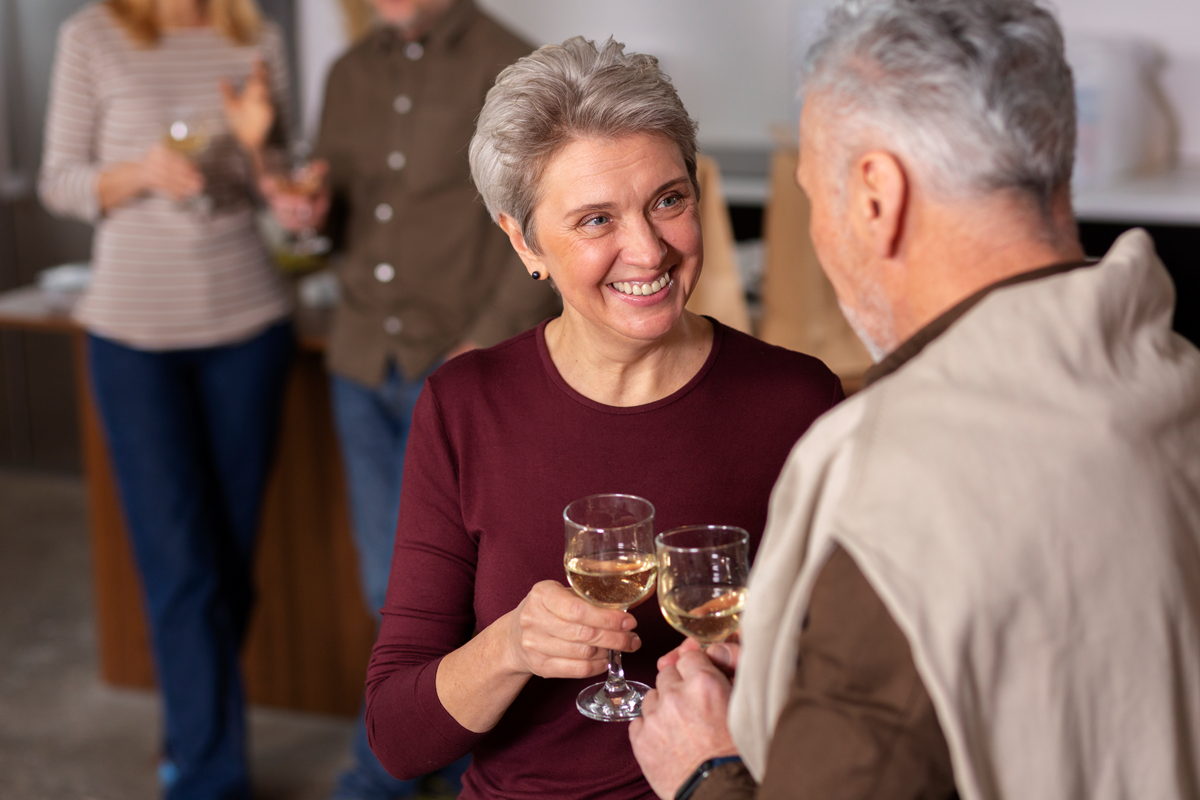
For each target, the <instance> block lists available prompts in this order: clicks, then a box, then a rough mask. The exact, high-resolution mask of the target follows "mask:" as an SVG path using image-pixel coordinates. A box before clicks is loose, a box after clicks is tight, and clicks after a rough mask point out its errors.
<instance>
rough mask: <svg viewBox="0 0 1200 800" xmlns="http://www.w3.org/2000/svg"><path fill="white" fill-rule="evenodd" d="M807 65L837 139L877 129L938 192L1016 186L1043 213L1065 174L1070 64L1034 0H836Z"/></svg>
mask: <svg viewBox="0 0 1200 800" xmlns="http://www.w3.org/2000/svg"><path fill="white" fill-rule="evenodd" d="M807 73H808V74H807V85H806V91H807V92H808V93H809V94H814V93H819V94H820V95H821V99H822V108H824V109H829V110H830V111H832V112H833V114H834V115H835V118H836V123H838V124H840V125H842V126H845V127H843V128H842V131H843V132H844V133H846V134H849V136H839V139H841V140H842V141H845V140H846V138H849V139H851V140H853V139H855V136H854V134H855V133H866V132H867V131H871V130H874V131H877V132H879V133H880V134H882V135H883V136H884V137H886V140H887V142H888V143H889V144H890V145H892V146H894V147H895V148H896V150H897V152H898V154H900V155H902V156H904V157H907V159H909V160H911V162H912V163H911V164H910V165H909V166H910V167H912V168H913V169H915V170H916V171H917V172H918V174H920V175H922V176H923V177H924V178H925V179H926V180H928V181H929V182H930V184H931V187H932V189H933V190H934V191H935V192H936V193H938V194H940V195H942V196H947V197H958V196H964V195H972V194H980V193H987V192H992V191H996V190H1001V189H1013V190H1017V191H1021V192H1025V193H1027V194H1028V195H1031V196H1033V197H1035V198H1037V200H1038V201H1039V203H1040V204H1041V205H1042V208H1043V209H1047V208H1048V207H1049V200H1050V198H1051V196H1052V195H1053V194H1054V193H1055V192H1056V191H1058V190H1059V189H1060V188H1062V187H1065V186H1066V185H1067V184H1068V183H1069V181H1070V179H1071V169H1072V166H1073V163H1074V158H1075V94H1074V85H1073V80H1072V77H1071V69H1070V67H1069V66H1068V65H1067V62H1066V57H1065V55H1064V49H1063V37H1062V31H1061V29H1060V28H1059V26H1058V23H1057V22H1056V21H1055V19H1054V17H1053V16H1051V14H1050V12H1048V11H1047V10H1046V9H1045V8H1043V7H1042V6H1041V5H1039V3H1038V2H1036V0H843V1H842V2H840V3H839V4H838V5H837V6H835V7H834V8H833V9H832V10H831V11H830V13H829V16H828V20H827V27H826V30H825V33H824V35H823V37H822V38H821V39H820V40H819V41H818V42H817V43H816V44H814V45H813V48H812V49H811V50H810V51H809V54H808V61H807ZM831 121H832V120H831ZM853 157H854V154H847V158H853Z"/></svg>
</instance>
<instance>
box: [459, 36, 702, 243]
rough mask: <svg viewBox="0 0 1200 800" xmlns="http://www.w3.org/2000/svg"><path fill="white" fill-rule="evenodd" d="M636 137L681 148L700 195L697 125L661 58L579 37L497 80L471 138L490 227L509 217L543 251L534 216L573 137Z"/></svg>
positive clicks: (549, 47) (473, 174) (532, 57)
mask: <svg viewBox="0 0 1200 800" xmlns="http://www.w3.org/2000/svg"><path fill="white" fill-rule="evenodd" d="M638 133H649V134H655V135H659V136H663V137H665V138H666V139H668V140H670V141H671V142H673V143H674V144H675V145H676V146H678V147H679V152H680V154H681V155H682V156H683V161H684V164H685V165H686V166H687V171H688V176H689V177H690V178H691V181H692V186H693V187H694V188H695V189H696V192H697V196H699V185H698V184H697V182H696V123H695V121H693V120H692V119H691V118H690V117H688V114H687V110H686V109H685V108H684V107H683V103H682V102H681V101H680V100H679V95H678V94H677V93H676V92H675V87H674V86H672V85H671V80H670V78H668V77H667V76H666V75H664V74H663V72H662V70H661V69H659V66H658V59H656V58H655V57H654V56H648V55H642V54H637V53H626V52H625V45H623V44H620V43H618V42H615V41H613V40H612V39H611V38H610V39H609V40H608V41H607V42H605V43H604V44H603V45H602V46H600V47H596V44H595V42H592V41H589V40H587V39H584V38H583V37H582V36H576V37H574V38H571V39H568V40H567V41H565V42H563V43H562V44H561V45H555V44H551V45H546V46H545V47H542V48H540V49H539V50H537V51H535V52H533V53H531V54H530V55H528V56H525V57H524V58H522V59H521V60H520V61H518V62H516V63H515V64H513V65H512V66H510V67H508V68H507V69H505V70H504V71H503V72H501V73H500V75H499V77H497V78H496V85H495V86H493V87H492V88H491V90H490V91H489V92H488V94H487V99H486V101H485V102H484V104H483V110H482V111H481V112H480V113H479V121H478V123H477V124H476V126H475V135H474V136H473V137H472V139H471V147H470V157H471V177H472V178H474V180H475V186H476V187H477V188H478V189H479V194H480V195H481V196H482V197H483V202H484V203H485V204H486V205H487V209H488V211H489V212H490V213H491V215H492V219H497V218H498V217H499V215H500V214H501V213H504V214H507V215H508V216H510V217H512V218H513V219H514V220H516V221H517V223H518V224H519V225H520V226H521V232H522V233H523V234H524V236H525V241H526V244H528V245H529V247H530V248H532V249H533V251H534V252H539V251H538V247H537V244H536V241H535V235H536V232H535V230H534V226H533V210H534V208H536V207H537V204H538V202H539V201H540V200H541V195H540V184H541V179H542V175H543V173H544V172H545V171H546V167H547V166H549V164H550V160H551V159H552V158H553V157H554V156H555V155H556V154H557V153H558V151H559V150H561V149H562V148H563V147H565V146H566V145H568V144H570V143H571V142H573V141H575V140H577V139H582V138H605V139H611V138H615V137H619V136H626V135H631V134H638Z"/></svg>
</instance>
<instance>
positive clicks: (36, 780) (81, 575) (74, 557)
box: [0, 469, 351, 800]
mask: <svg viewBox="0 0 1200 800" xmlns="http://www.w3.org/2000/svg"><path fill="white" fill-rule="evenodd" d="M250 724H251V759H252V769H253V775H254V782H255V798H256V800H324V798H326V797H327V796H328V794H329V791H330V788H331V786H332V783H333V779H334V777H335V776H336V774H337V772H338V771H339V770H340V769H341V768H342V767H343V766H344V764H345V759H346V753H347V751H348V747H349V741H350V734H351V724H350V722H349V721H347V720H344V719H341V718H334V717H328V716H323V715H316V714H301V713H295V712H284V711H278V710H271V709H254V710H253V711H252V712H251V718H250ZM158 736H159V707H158V701H157V698H156V697H155V696H154V695H153V694H152V693H149V692H139V691H130V690H118V689H113V688H110V687H106V686H104V685H102V684H101V683H100V680H99V677H98V673H97V667H96V637H95V631H94V628H93V619H92V585H91V573H90V564H89V551H88V541H87V532H86V507H85V502H84V491H83V482H82V480H81V479H80V478H78V477H73V476H63V475H57V474H46V473H38V472H25V471H14V470H4V469H0V798H3V800H143V798H144V799H145V800H152V799H153V798H157V797H158V796H159V792H158V787H157V782H156V778H155V764H156V757H157V747H158Z"/></svg>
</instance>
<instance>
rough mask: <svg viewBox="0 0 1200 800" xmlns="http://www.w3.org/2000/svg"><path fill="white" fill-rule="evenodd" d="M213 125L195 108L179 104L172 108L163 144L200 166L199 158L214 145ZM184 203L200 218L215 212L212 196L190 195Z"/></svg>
mask: <svg viewBox="0 0 1200 800" xmlns="http://www.w3.org/2000/svg"><path fill="white" fill-rule="evenodd" d="M212 136H213V124H212V123H211V122H210V121H209V120H206V119H205V118H204V117H203V115H202V114H200V113H199V112H197V111H196V110H195V109H192V108H189V107H186V106H180V107H175V108H172V109H170V111H169V112H168V115H167V124H166V128H165V130H164V131H163V137H162V144H163V146H164V147H166V148H167V149H168V150H170V151H172V152H174V153H178V154H179V155H181V156H183V157H184V158H186V159H188V160H189V161H191V162H192V163H193V164H195V165H196V166H197V168H200V159H201V157H202V156H204V154H205V153H206V152H207V151H208V149H209V146H210V145H211V144H212ZM184 205H186V206H187V207H188V208H189V209H191V210H192V212H193V213H195V214H196V216H198V217H199V218H201V219H207V218H208V217H209V216H210V215H211V214H212V198H211V197H209V196H208V195H207V194H199V195H196V196H195V197H190V198H188V199H187V200H186V201H185V203H184Z"/></svg>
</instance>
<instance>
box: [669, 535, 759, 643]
mask: <svg viewBox="0 0 1200 800" xmlns="http://www.w3.org/2000/svg"><path fill="white" fill-rule="evenodd" d="M654 543H655V546H656V548H657V551H658V581H659V583H658V605H659V607H660V608H661V609H662V613H663V616H664V617H666V619H667V622H669V623H670V624H671V627H673V628H675V630H677V631H679V632H680V633H682V634H683V635H685V636H690V637H692V638H693V639H696V640H697V641H699V642H700V643H701V644H702V645H704V646H707V645H709V644H713V643H715V642H720V641H724V640H725V639H726V638H728V637H729V636H730V635H731V634H733V633H734V632H735V631H736V630H737V629H738V624H739V623H740V621H741V616H742V608H743V607H744V606H745V604H746V580H747V578H748V577H749V574H750V534H748V533H747V532H746V531H744V530H742V529H741V528H735V527H733V526H731V525H688V526H686V527H682V528H674V529H672V530H669V531H665V532H663V533H660V534H659V535H658V537H657V538H656V539H655V540H654Z"/></svg>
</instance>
